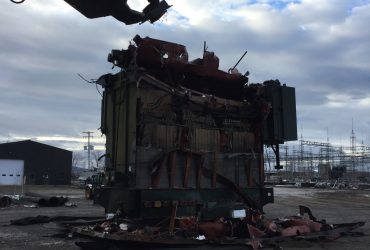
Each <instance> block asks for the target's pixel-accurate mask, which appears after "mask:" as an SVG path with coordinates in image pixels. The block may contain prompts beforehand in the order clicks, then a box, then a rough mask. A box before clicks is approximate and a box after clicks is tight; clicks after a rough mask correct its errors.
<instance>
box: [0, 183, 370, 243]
mask: <svg viewBox="0 0 370 250" xmlns="http://www.w3.org/2000/svg"><path fill="white" fill-rule="evenodd" d="M9 191H11V192H13V193H15V192H16V190H12V189H11V190H5V189H4V188H0V193H5V192H9ZM24 191H25V192H33V193H38V194H42V195H50V196H51V195H56V196H67V197H69V198H70V201H72V202H74V203H76V204H77V207H55V208H46V207H44V208H25V207H23V206H20V205H16V206H12V207H8V208H0V215H1V216H0V249H4V250H5V249H11V250H13V249H14V250H15V249H17V250H18V249H19V250H22V249H27V250H33V249H35V250H36V249H37V250H43V249H45V250H46V249H48V250H50V249H53V250H57V249H79V248H78V247H77V246H75V244H74V242H75V241H76V240H81V239H78V238H77V239H76V238H66V237H56V236H55V234H57V233H60V228H59V227H58V225H57V224H56V223H46V224H39V225H29V226H10V225H9V222H10V220H14V219H19V218H23V217H28V216H37V215H47V216H61V215H63V216H104V209H103V208H102V207H100V206H97V205H93V204H92V202H91V201H87V200H85V199H84V192H83V190H82V189H78V188H75V187H69V186H26V187H25V189H24ZM274 192H275V203H274V204H269V205H267V206H265V208H264V211H265V213H266V216H267V217H268V218H278V217H284V216H289V215H295V214H298V205H305V206H308V207H310V208H311V210H312V212H313V214H314V215H315V216H316V217H317V218H318V219H326V220H327V222H328V223H344V222H355V221H365V222H366V224H365V226H364V227H362V228H360V229H359V230H358V231H360V232H364V233H365V236H362V237H342V238H340V239H338V240H336V241H333V242H322V241H320V242H308V241H293V242H288V243H282V244H281V246H282V247H283V248H284V249H289V250H296V249H299V250H304V249H311V250H313V249H315V250H316V249H323V250H324V249H325V250H338V249H344V250H346V249H348V250H354V249H356V250H357V249H359V250H368V249H370V191H361V190H323V189H304V188H300V189H297V188H283V187H278V188H275V189H274ZM83 240H85V241H86V239H83ZM125 249H127V248H125ZM201 249H214V248H210V247H202V248H201ZM217 249H220V248H217ZM222 249H225V250H226V249H227V250H228V249H246V248H245V247H237V248H222Z"/></svg>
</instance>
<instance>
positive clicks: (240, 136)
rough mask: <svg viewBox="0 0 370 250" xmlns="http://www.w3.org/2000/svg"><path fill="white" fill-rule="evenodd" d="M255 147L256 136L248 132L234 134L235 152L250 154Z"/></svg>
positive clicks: (233, 147) (233, 146) (233, 149)
mask: <svg viewBox="0 0 370 250" xmlns="http://www.w3.org/2000/svg"><path fill="white" fill-rule="evenodd" d="M253 147H254V134H253V133H248V132H234V133H233V139H232V151H233V152H238V153H240V152H250V151H251V149H252V148H253Z"/></svg>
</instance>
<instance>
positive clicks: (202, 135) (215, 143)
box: [190, 128, 220, 152]
mask: <svg viewBox="0 0 370 250" xmlns="http://www.w3.org/2000/svg"><path fill="white" fill-rule="evenodd" d="M190 144H191V149H192V150H194V151H197V152H215V151H219V150H220V133H219V131H218V130H212V129H202V128H194V129H193V134H192V138H191V143H190Z"/></svg>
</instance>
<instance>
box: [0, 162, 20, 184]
mask: <svg viewBox="0 0 370 250" xmlns="http://www.w3.org/2000/svg"><path fill="white" fill-rule="evenodd" d="M23 169H24V161H22V160H0V185H19V186H20V185H22V182H23Z"/></svg>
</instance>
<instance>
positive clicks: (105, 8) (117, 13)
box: [10, 0, 171, 25]
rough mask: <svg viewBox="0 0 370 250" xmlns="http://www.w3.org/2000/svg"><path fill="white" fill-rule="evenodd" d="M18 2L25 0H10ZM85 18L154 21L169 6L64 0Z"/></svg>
mask: <svg viewBox="0 0 370 250" xmlns="http://www.w3.org/2000/svg"><path fill="white" fill-rule="evenodd" d="M10 1H11V2H13V3H16V4H20V3H23V2H24V1H25V0H19V1H17V0H10ZM64 1H65V2H67V3H68V4H69V5H71V6H72V7H73V8H75V9H76V10H78V11H79V12H80V13H81V14H83V15H84V16H85V17H87V18H99V17H105V16H112V17H114V18H115V19H117V20H119V21H121V22H123V23H125V24H126V25H130V24H135V23H140V24H141V23H144V22H146V21H149V22H151V23H154V22H155V21H157V20H158V19H160V18H161V17H162V16H163V15H164V14H165V13H166V12H167V9H169V8H170V7H171V6H170V5H168V4H167V2H166V1H165V0H162V1H161V0H148V2H149V4H148V5H147V6H146V7H145V8H144V9H143V10H142V12H140V11H136V10H133V9H131V8H130V6H129V5H128V4H127V0H104V1H103V0H64Z"/></svg>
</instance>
